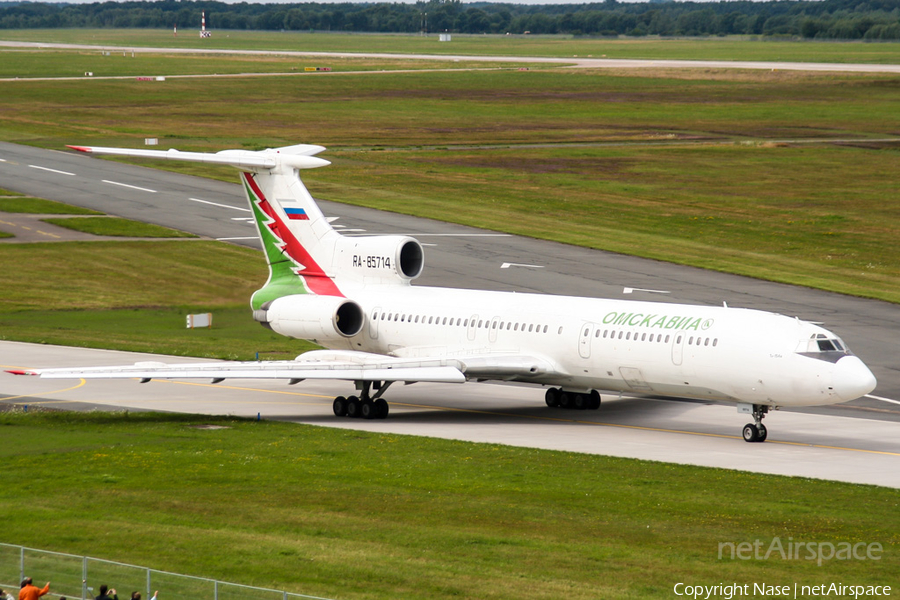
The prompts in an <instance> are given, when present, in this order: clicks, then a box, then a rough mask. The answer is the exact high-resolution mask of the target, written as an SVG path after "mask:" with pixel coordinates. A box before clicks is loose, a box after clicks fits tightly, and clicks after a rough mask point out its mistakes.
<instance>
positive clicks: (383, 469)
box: [0, 411, 900, 599]
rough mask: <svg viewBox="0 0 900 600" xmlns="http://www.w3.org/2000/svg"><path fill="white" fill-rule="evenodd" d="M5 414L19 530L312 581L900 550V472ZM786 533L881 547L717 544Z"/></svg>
mask: <svg viewBox="0 0 900 600" xmlns="http://www.w3.org/2000/svg"><path fill="white" fill-rule="evenodd" d="M203 424H215V425H219V426H224V427H226V428H225V429H214V430H208V429H197V428H196V427H195V426H197V425H203ZM0 429H2V431H3V437H4V440H5V443H4V444H3V445H2V446H0V456H2V458H3V464H4V468H3V469H2V471H0V489H2V490H3V491H2V494H0V527H2V528H3V529H4V530H5V531H7V532H8V533H7V535H6V538H5V541H7V542H10V543H19V544H25V545H28V546H30V547H35V546H38V547H42V548H47V549H51V550H57V551H62V552H69V553H75V554H88V555H91V556H99V557H103V558H108V559H113V560H116V561H121V562H127V563H132V564H140V565H146V566H151V567H154V568H157V569H162V570H167V571H174V572H179V573H188V574H195V575H202V576H206V577H216V578H219V579H223V580H227V581H236V582H240V583H245V584H251V585H258V586H264V587H275V588H283V589H287V590H289V591H297V592H301V593H307V594H313V595H320V596H327V597H334V598H347V599H355V598H360V599H363V598H371V599H380V598H445V597H460V598H485V599H494V598H496V599H499V598H547V599H549V598H561V597H566V598H573V599H577V598H654V599H655V598H661V597H667V596H669V595H670V594H671V590H672V586H673V585H674V584H675V583H677V582H679V581H687V582H692V583H704V584H707V585H712V584H717V583H720V582H722V581H725V582H738V583H750V584H752V583H753V582H758V581H762V580H766V581H768V582H777V583H779V584H791V583H793V582H798V583H801V584H818V583H821V579H822V577H823V573H827V579H828V581H831V580H834V581H842V582H845V583H852V584H854V585H860V584H863V585H865V584H869V585H873V584H879V585H885V584H887V585H892V584H894V583H896V582H895V574H896V573H897V571H898V568H900V559H898V555H897V552H896V548H897V544H898V532H897V529H896V527H892V524H893V523H894V522H895V518H894V515H895V514H896V511H897V495H896V492H895V490H888V489H881V488H874V487H869V486H856V485H847V484H840V483H832V482H824V481H815V480H803V479H792V478H785V477H777V476H770V475H757V474H751V473H734V472H728V471H723V470H716V469H705V468H697V467H687V466H677V465H666V464H660V463H651V462H643V461H635V460H627V459H618V458H607V457H600V456H590V455H580V454H570V453H562V452H549V451H541V450H532V449H523V448H510V447H503V446H497V445H489V444H471V443H463V442H454V441H444V440H433V439H426V438H416V437H406V436H397V435H383V434H377V433H364V432H358V431H338V430H330V429H322V428H316V427H308V426H298V425H294V424H287V423H278V422H266V421H263V422H254V421H246V420H237V419H229V418H216V417H191V416H185V415H159V414H153V413H130V414H111V413H61V414H40V413H34V412H33V411H29V413H28V414H22V413H5V414H2V415H0ZM23 523H27V524H28V526H27V527H22V526H21V524H23ZM36 532H40V534H39V540H38V539H37V538H35V535H37V534H36ZM776 536H777V537H779V538H780V539H782V540H784V541H785V542H786V541H787V540H788V538H792V539H793V540H796V541H800V540H803V541H811V542H812V541H815V542H832V543H838V542H841V541H852V542H858V541H864V542H866V543H872V542H878V543H880V544H882V545H883V547H884V552H883V557H882V559H881V560H880V561H877V562H875V561H853V560H850V561H836V560H832V561H830V562H829V563H827V564H826V566H822V567H819V566H817V565H816V563H815V561H806V560H793V561H791V560H782V559H780V558H774V557H773V558H770V559H769V560H750V561H740V560H730V559H724V560H720V559H719V558H718V544H719V543H721V542H735V543H740V542H751V543H752V542H753V541H755V540H757V539H760V540H762V541H763V542H764V543H765V544H768V543H769V542H770V541H771V540H772V539H773V538H774V537H776ZM98 538H102V544H99V543H98ZM36 540H37V541H36ZM135 540H140V543H135ZM164 592H168V593H169V597H176V596H177V594H178V592H177V590H174V591H171V590H164V591H163V592H161V593H164Z"/></svg>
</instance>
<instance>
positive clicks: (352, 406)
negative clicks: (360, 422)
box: [347, 396, 362, 419]
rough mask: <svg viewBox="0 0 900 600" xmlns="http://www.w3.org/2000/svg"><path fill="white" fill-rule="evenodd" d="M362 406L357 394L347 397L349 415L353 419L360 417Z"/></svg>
mask: <svg viewBox="0 0 900 600" xmlns="http://www.w3.org/2000/svg"><path fill="white" fill-rule="evenodd" d="M361 409H362V407H361V406H360V401H359V398H357V397H356V396H350V397H349V398H347V416H348V417H350V418H351V419H358V418H359V417H360V412H362V410H361Z"/></svg>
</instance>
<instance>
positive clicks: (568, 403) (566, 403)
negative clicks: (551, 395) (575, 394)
mask: <svg viewBox="0 0 900 600" xmlns="http://www.w3.org/2000/svg"><path fill="white" fill-rule="evenodd" d="M559 407H560V408H572V394H570V393H569V392H560V393H559Z"/></svg>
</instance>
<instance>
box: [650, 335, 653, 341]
mask: <svg viewBox="0 0 900 600" xmlns="http://www.w3.org/2000/svg"><path fill="white" fill-rule="evenodd" d="M650 341H651V342H652V341H653V334H652V333H651V334H650Z"/></svg>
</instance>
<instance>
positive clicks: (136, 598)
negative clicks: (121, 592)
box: [0, 591, 159, 600]
mask: <svg viewBox="0 0 900 600" xmlns="http://www.w3.org/2000/svg"><path fill="white" fill-rule="evenodd" d="M158 595H159V591H156V592H153V597H152V598H150V600H156V597H157V596H158ZM0 600H3V599H2V598H0ZM131 600H141V593H140V592H131Z"/></svg>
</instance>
